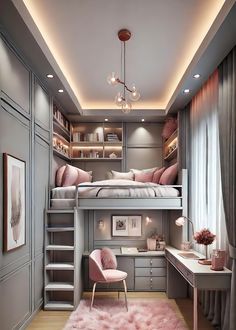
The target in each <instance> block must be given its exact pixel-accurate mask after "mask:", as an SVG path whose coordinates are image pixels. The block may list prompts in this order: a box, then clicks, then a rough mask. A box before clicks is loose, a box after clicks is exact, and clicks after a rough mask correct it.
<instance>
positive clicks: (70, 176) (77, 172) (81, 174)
mask: <svg viewBox="0 0 236 330" xmlns="http://www.w3.org/2000/svg"><path fill="white" fill-rule="evenodd" d="M91 174H92V172H85V171H83V170H81V169H80V168H78V167H74V166H71V165H68V164H67V165H66V169H65V171H64V174H63V178H62V187H68V186H75V185H77V184H80V183H83V182H91V181H92V175H91Z"/></svg>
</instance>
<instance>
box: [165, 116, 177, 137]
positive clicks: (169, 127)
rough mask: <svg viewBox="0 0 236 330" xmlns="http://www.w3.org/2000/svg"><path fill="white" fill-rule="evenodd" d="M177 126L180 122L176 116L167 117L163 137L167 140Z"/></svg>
mask: <svg viewBox="0 0 236 330" xmlns="http://www.w3.org/2000/svg"><path fill="white" fill-rule="evenodd" d="M177 127H178V122H177V119H176V118H174V117H169V118H167V119H166V122H165V124H164V127H163V130H162V134H161V135H162V137H163V138H164V139H166V140H167V139H168V138H169V137H170V136H171V134H172V133H174V131H175V130H176V129H177Z"/></svg>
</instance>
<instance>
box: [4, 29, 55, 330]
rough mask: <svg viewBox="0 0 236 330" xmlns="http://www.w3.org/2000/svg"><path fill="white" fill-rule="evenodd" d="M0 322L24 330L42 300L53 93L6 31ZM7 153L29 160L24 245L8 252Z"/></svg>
mask: <svg viewBox="0 0 236 330" xmlns="http://www.w3.org/2000/svg"><path fill="white" fill-rule="evenodd" d="M0 93H1V94H0V101H1V106H0V186H1V189H0V235H1V245H0V297H1V298H0V320H1V329H4V330H5V329H19V328H20V327H21V326H23V325H24V324H26V323H27V321H28V320H29V319H30V317H31V316H32V315H33V314H34V313H35V312H36V311H37V310H38V309H39V308H40V307H41V305H42V302H43V244H44V223H43V216H44V209H45V207H47V200H48V186H49V176H50V161H49V160H50V145H51V111H50V108H51V101H50V99H51V98H50V96H49V93H48V91H47V90H46V89H45V88H44V86H43V84H42V83H41V82H40V81H39V80H38V78H37V77H36V76H35V74H34V72H33V71H32V70H31V68H30V67H29V66H28V65H27V63H25V62H24V60H23V58H22V57H21V56H20V55H19V53H18V51H17V50H16V49H15V48H14V46H13V44H11V43H10V41H9V38H7V37H5V35H4V33H3V34H1V36H0ZM3 153H7V154H10V155H12V156H14V157H17V158H19V159H21V160H23V161H25V169H26V180H25V181H26V192H25V193H26V205H25V210H26V224H25V244H24V245H23V246H21V247H19V248H17V249H15V250H12V251H8V252H6V251H4V250H3V244H2V239H4V235H5V234H6V233H5V230H4V226H3V223H4V219H3V218H4V214H3V189H2V187H3Z"/></svg>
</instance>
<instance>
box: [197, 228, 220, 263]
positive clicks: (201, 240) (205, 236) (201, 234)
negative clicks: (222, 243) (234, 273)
mask: <svg viewBox="0 0 236 330" xmlns="http://www.w3.org/2000/svg"><path fill="white" fill-rule="evenodd" d="M215 237H216V235H214V234H212V232H211V231H210V230H209V229H207V228H203V229H202V230H200V231H197V232H196V233H195V234H194V236H193V238H194V239H195V241H196V242H197V243H198V244H203V245H205V256H206V259H205V260H203V262H200V263H203V264H210V261H209V260H208V245H209V244H212V243H213V241H214V240H215Z"/></svg>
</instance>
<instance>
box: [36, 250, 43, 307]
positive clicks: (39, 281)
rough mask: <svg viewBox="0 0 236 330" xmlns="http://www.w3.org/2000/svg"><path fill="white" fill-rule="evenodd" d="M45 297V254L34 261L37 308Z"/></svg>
mask: <svg viewBox="0 0 236 330" xmlns="http://www.w3.org/2000/svg"><path fill="white" fill-rule="evenodd" d="M42 299H43V254H41V255H39V256H38V257H37V258H36V259H35V261H34V309H36V308H37V307H38V306H39V305H40V304H41V303H42Z"/></svg>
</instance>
